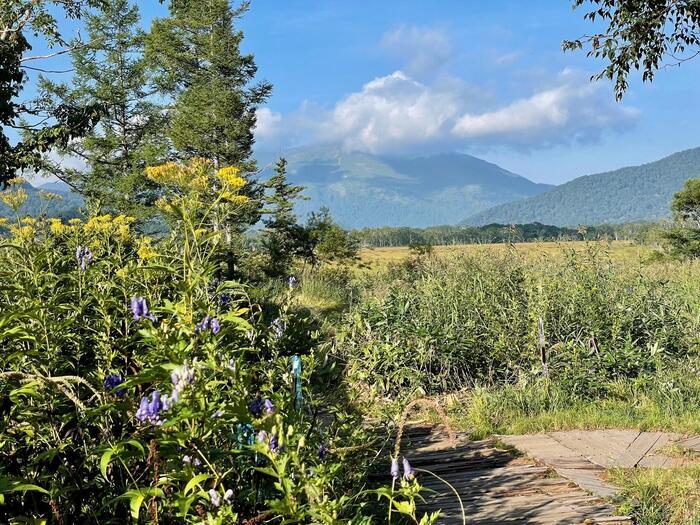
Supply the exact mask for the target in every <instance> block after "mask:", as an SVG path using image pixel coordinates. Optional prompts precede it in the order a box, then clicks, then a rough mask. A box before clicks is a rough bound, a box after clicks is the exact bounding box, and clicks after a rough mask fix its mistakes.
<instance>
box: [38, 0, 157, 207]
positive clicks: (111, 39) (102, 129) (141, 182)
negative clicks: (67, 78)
mask: <svg viewBox="0 0 700 525" xmlns="http://www.w3.org/2000/svg"><path fill="white" fill-rule="evenodd" d="M85 26H86V29H87V36H88V41H89V43H88V44H87V45H84V46H76V47H75V48H74V49H73V51H72V52H71V57H72V65H73V70H74V73H73V76H72V79H71V82H70V83H56V82H52V81H51V80H50V79H48V78H46V77H44V76H42V77H41V78H40V81H39V86H40V88H41V91H42V94H43V98H45V99H47V100H48V101H49V102H48V106H49V108H50V109H51V108H53V107H55V105H56V104H58V105H61V104H72V105H86V104H99V105H100V106H101V107H102V108H103V115H102V118H101V121H100V123H99V124H98V126H96V127H95V128H94V129H93V130H91V131H90V132H89V133H87V134H86V135H85V137H83V138H82V139H81V140H78V141H72V142H70V143H68V144H67V146H66V147H65V148H64V149H63V151H62V153H64V154H67V155H68V156H70V157H73V158H77V159H79V160H80V161H82V163H84V166H82V167H80V168H71V167H69V166H67V165H66V164H65V163H64V162H63V160H60V161H58V162H55V161H54V162H51V161H50V160H48V159H47V162H46V165H45V166H44V170H45V171H47V172H49V173H51V174H53V175H56V176H58V177H60V178H61V179H63V180H64V181H66V182H68V183H69V184H70V185H71V186H73V187H74V188H76V189H77V190H78V192H80V193H81V194H83V195H89V196H90V197H92V198H94V199H97V200H99V201H100V203H101V204H102V205H103V206H105V207H107V208H108V209H117V210H121V211H126V212H128V213H132V214H134V215H141V214H144V213H145V211H144V210H143V206H144V205H147V204H149V203H152V201H153V200H154V198H155V194H154V192H153V188H152V185H150V184H148V182H147V179H146V177H145V175H144V169H145V168H146V166H149V165H155V164H158V163H159V162H160V161H161V160H162V159H164V158H165V156H166V155H167V142H166V140H165V138H164V136H163V135H164V133H163V127H164V118H163V117H162V110H161V107H160V105H159V104H158V103H157V102H156V101H155V100H154V97H153V95H154V93H153V91H152V83H151V79H150V74H149V70H148V68H147V67H146V63H145V60H144V58H143V45H144V37H145V35H144V32H143V31H142V30H141V29H140V27H139V11H138V7H137V6H136V5H130V3H129V2H128V1H127V0H109V1H106V2H104V4H103V5H102V6H101V8H100V9H99V10H98V11H96V12H94V13H91V14H89V15H88V16H86V17H85Z"/></svg>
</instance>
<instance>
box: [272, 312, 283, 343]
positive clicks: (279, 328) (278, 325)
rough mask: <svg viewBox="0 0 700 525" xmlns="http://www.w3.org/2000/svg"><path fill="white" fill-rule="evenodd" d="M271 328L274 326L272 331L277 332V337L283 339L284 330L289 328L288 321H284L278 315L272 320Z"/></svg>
mask: <svg viewBox="0 0 700 525" xmlns="http://www.w3.org/2000/svg"><path fill="white" fill-rule="evenodd" d="M270 328H272V332H273V333H274V334H275V339H277V340H279V339H282V336H283V335H284V331H285V330H286V329H287V323H285V322H284V319H281V318H280V317H278V318H277V319H275V320H274V321H272V324H271V325H270Z"/></svg>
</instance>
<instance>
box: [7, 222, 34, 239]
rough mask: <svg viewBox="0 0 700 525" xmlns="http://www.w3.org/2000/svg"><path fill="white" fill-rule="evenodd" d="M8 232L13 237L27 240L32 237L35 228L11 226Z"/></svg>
mask: <svg viewBox="0 0 700 525" xmlns="http://www.w3.org/2000/svg"><path fill="white" fill-rule="evenodd" d="M10 232H11V233H12V236H13V237H14V238H15V239H21V240H24V241H29V240H31V239H33V238H34V235H35V234H36V230H34V227H33V226H16V225H15V226H11V227H10Z"/></svg>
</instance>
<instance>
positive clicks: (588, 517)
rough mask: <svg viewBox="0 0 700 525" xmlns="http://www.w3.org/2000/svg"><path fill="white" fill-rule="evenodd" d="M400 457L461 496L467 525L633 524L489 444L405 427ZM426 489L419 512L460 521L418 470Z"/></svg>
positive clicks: (448, 497)
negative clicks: (432, 513)
mask: <svg viewBox="0 0 700 525" xmlns="http://www.w3.org/2000/svg"><path fill="white" fill-rule="evenodd" d="M401 450H402V455H405V456H406V457H407V458H408V459H409V460H410V461H411V463H412V464H413V466H414V467H417V468H419V469H424V470H427V471H430V472H432V473H433V474H436V475H438V476H440V477H441V478H443V479H444V480H445V481H447V482H448V483H449V484H450V485H451V486H452V487H453V488H454V489H455V490H456V491H457V492H458V493H459V495H460V497H461V499H462V503H463V505H464V507H465V511H466V512H465V514H466V522H467V523H469V524H479V525H485V524H499V523H538V524H551V525H554V524H556V525H559V524H561V525H563V524H573V523H580V524H583V523H586V524H595V523H600V524H602V523H606V524H608V525H612V524H631V523H632V521H631V520H630V519H629V518H626V517H617V516H615V509H614V508H613V507H612V506H610V505H608V504H607V503H605V502H604V501H603V500H602V499H601V498H599V497H597V496H592V495H590V494H589V493H587V492H586V491H584V490H581V489H580V488H579V487H577V486H576V485H575V484H574V483H572V482H570V481H569V480H567V479H564V478H561V477H559V476H557V475H556V473H554V472H553V471H552V470H551V469H549V468H548V467H546V466H540V465H537V464H535V463H534V462H532V461H530V460H525V459H523V458H519V457H517V455H516V453H514V452H512V451H508V450H503V449H499V448H497V447H496V446H495V444H494V442H493V441H491V440H485V441H473V442H469V441H468V440H467V439H466V437H465V436H457V438H456V439H454V440H453V439H450V438H448V437H447V435H445V434H442V433H440V432H439V429H438V428H436V427H416V426H413V427H408V428H406V431H405V433H404V437H403V439H402V447H401ZM419 475H420V481H421V484H422V485H423V486H424V487H426V489H429V491H426V496H425V502H424V504H423V505H422V508H421V510H424V511H428V510H437V509H440V510H441V511H442V512H441V519H440V522H439V523H441V524H459V523H462V514H461V510H460V505H459V501H458V500H457V498H456V497H455V495H454V492H453V491H452V489H451V488H450V487H448V486H447V485H446V484H445V483H444V482H442V481H440V480H438V479H436V478H435V477H433V476H431V475H430V474H428V473H425V472H420V474H419Z"/></svg>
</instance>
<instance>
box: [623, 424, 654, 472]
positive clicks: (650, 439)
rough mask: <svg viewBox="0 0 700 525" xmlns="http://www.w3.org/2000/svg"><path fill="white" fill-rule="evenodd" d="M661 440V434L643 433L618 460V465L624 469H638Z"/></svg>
mask: <svg viewBox="0 0 700 525" xmlns="http://www.w3.org/2000/svg"><path fill="white" fill-rule="evenodd" d="M660 438H661V432H642V433H641V434H639V436H637V439H635V440H634V441H633V442H632V444H631V445H630V446H629V448H628V449H627V451H626V452H625V453H624V454H622V456H620V457H619V458H618V461H617V464H618V466H620V467H624V468H633V467H636V466H637V465H638V464H639V462H640V461H641V460H642V458H644V456H646V455H647V453H648V452H649V451H650V450H651V449H652V448H653V447H654V445H655V444H656V442H657V441H658V440H659V439H660Z"/></svg>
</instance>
